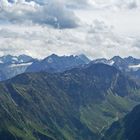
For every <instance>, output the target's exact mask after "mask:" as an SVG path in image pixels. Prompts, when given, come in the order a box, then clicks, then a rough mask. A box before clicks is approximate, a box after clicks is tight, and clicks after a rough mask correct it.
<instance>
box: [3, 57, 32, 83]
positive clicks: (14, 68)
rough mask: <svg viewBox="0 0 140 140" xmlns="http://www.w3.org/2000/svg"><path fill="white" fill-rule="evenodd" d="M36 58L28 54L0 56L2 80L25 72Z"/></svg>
mask: <svg viewBox="0 0 140 140" xmlns="http://www.w3.org/2000/svg"><path fill="white" fill-rule="evenodd" d="M34 61H35V60H34V59H33V58H32V57H30V56H27V55H20V56H11V55H6V56H3V57H0V81H2V80H6V79H9V78H12V77H14V76H16V75H18V74H21V73H24V72H25V70H26V69H27V67H28V66H29V65H31V64H32V63H33V62H34Z"/></svg>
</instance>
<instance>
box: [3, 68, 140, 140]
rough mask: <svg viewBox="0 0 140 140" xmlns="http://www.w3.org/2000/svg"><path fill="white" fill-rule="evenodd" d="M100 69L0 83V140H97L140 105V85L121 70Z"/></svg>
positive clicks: (22, 78)
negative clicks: (122, 73) (10, 139)
mask: <svg viewBox="0 0 140 140" xmlns="http://www.w3.org/2000/svg"><path fill="white" fill-rule="evenodd" d="M96 68H97V70H96V69H95V67H91V68H88V69H86V70H84V71H82V72H81V70H80V71H79V70H72V71H69V72H66V73H63V74H54V75H51V74H45V73H39V74H23V75H21V76H18V77H16V78H14V79H12V80H10V81H7V82H6V83H3V84H0V120H1V122H0V126H1V127H0V129H1V130H0V132H1V133H0V139H1V138H3V137H4V136H5V135H4V134H6V135H7V136H10V138H11V134H12V136H13V139H15V137H17V138H18V139H20V138H22V139H25V140H26V139H28V140H36V139H39V138H40V139H41V140H55V139H56V140H85V139H86V140H97V139H98V138H99V137H98V134H99V135H100V134H102V133H103V132H104V129H105V128H107V127H108V126H109V125H110V124H111V123H112V122H113V121H114V120H117V119H118V118H119V117H121V116H123V115H124V114H125V113H127V112H128V111H130V110H131V109H132V107H133V106H135V105H136V104H137V103H139V100H138V101H136V100H134V99H136V97H137V96H139V95H138V94H137V93H136V92H137V90H138V89H139V87H137V85H135V83H133V82H132V81H129V80H128V79H125V77H123V76H122V75H121V74H120V73H119V72H118V71H117V70H116V69H112V68H111V67H107V68H106V66H105V71H104V72H103V73H104V75H103V74H102V69H101V68H100V67H98V66H96ZM103 68H104V67H103ZM108 71H109V73H107V72H108ZM122 83H123V84H122ZM122 85H123V89H120V90H119V87H121V88H122ZM132 91H133V92H132ZM134 94H135V96H136V97H135V98H130V97H131V96H133V95H134ZM7 133H8V134H7ZM7 139H8V138H7Z"/></svg>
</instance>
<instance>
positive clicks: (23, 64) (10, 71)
mask: <svg viewBox="0 0 140 140" xmlns="http://www.w3.org/2000/svg"><path fill="white" fill-rule="evenodd" d="M90 63H91V64H92V63H93V64H96V63H103V64H107V65H110V66H114V67H116V68H117V69H119V70H120V71H121V72H123V73H124V74H126V75H127V76H129V77H131V78H132V79H135V80H137V81H138V83H139V82H140V81H139V79H140V59H136V58H133V57H131V56H130V57H127V58H121V57H119V56H115V57H113V58H111V59H105V58H102V59H95V60H90V59H89V58H88V57H86V56H85V55H83V54H82V55H77V56H73V55H71V56H58V55H55V54H52V55H50V56H48V57H46V58H44V59H41V60H38V59H34V58H32V57H30V56H27V55H20V56H11V55H7V56H3V57H0V81H3V80H6V79H9V78H12V77H14V76H16V75H18V74H21V73H28V72H41V71H42V72H49V73H56V72H64V71H66V70H70V69H72V68H76V67H84V66H85V67H86V65H87V64H90Z"/></svg>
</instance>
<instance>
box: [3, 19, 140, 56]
mask: <svg viewBox="0 0 140 140" xmlns="http://www.w3.org/2000/svg"><path fill="white" fill-rule="evenodd" d="M9 53H10V54H13V55H19V54H22V53H25V54H28V55H31V56H33V57H38V58H43V57H46V56H48V55H50V54H52V53H56V54H59V55H70V54H80V53H84V54H86V55H87V56H88V57H90V58H99V57H106V58H110V57H113V56H114V55H120V56H123V57H124V56H128V55H132V56H135V57H139V56H140V47H139V42H138V40H136V39H133V38H128V37H121V36H119V35H117V34H116V33H114V30H113V28H112V27H110V26H107V25H106V24H105V23H104V22H102V21H98V20H95V21H94V22H93V24H92V25H83V26H82V27H78V28H76V29H66V30H61V29H55V28H49V27H48V26H44V27H42V26H39V25H34V26H29V27H25V26H24V25H22V26H16V27H14V26H11V27H9V26H7V27H4V28H2V29H1V30H0V55H4V54H9Z"/></svg>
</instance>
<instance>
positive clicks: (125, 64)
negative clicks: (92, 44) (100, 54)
mask: <svg viewBox="0 0 140 140" xmlns="http://www.w3.org/2000/svg"><path fill="white" fill-rule="evenodd" d="M92 63H104V64H108V65H111V66H114V67H116V68H117V69H119V70H121V71H122V72H124V73H125V74H127V75H129V76H131V77H133V78H135V79H137V80H139V79H140V59H136V58H133V57H131V56H130V57H127V58H121V57H120V56H115V57H113V58H112V59H109V60H108V59H105V58H103V59H97V60H94V61H93V62H92Z"/></svg>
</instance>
